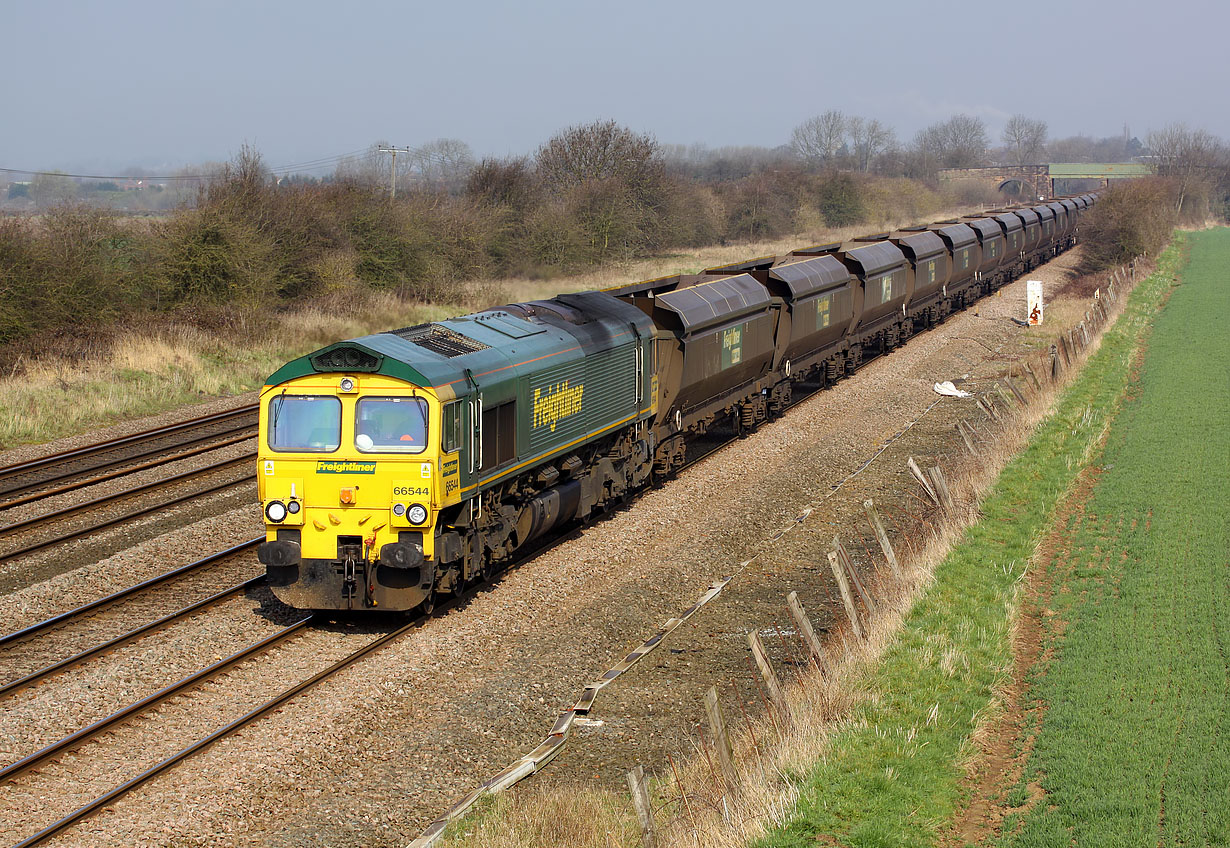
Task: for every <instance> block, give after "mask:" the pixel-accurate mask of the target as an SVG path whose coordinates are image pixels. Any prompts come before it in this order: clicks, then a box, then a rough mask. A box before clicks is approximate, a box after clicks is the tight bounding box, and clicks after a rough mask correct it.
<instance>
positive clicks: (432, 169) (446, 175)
mask: <svg viewBox="0 0 1230 848" xmlns="http://www.w3.org/2000/svg"><path fill="white" fill-rule="evenodd" d="M410 161H411V162H412V163H413V166H414V170H415V171H417V172H418V174H419V175H420V178H421V179H422V181H423V182H424V183H425V184H427V185H428V186H431V187H434V188H443V189H445V190H450V191H451V190H456V189H459V188H461V187H462V186H463V185H464V184H465V179H466V177H467V176H468V175H469V173H470V170H471V169H472V168H473V167H474V152H473V151H472V150H471V149H470V145H468V144H466V143H465V142H464V141H461V140H459V139H456V138H438V139H436V140H435V141H429V142H427V143H426V144H424V145H422V146H421V147H416V148H414V152H413V153H411V154H410Z"/></svg>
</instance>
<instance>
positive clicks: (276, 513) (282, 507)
mask: <svg viewBox="0 0 1230 848" xmlns="http://www.w3.org/2000/svg"><path fill="white" fill-rule="evenodd" d="M265 518H267V519H268V520H269V523H271V524H279V523H281V522H283V521H285V520H286V504H284V503H282V502H281V501H270V502H269V503H267V504H266V505H265Z"/></svg>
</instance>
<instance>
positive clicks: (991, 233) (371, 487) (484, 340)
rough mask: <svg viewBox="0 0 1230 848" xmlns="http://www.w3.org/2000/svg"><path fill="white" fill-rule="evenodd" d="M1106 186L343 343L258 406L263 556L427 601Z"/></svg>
mask: <svg viewBox="0 0 1230 848" xmlns="http://www.w3.org/2000/svg"><path fill="white" fill-rule="evenodd" d="M1095 200H1096V195H1092V194H1090V195H1081V196H1076V197H1067V198H1061V199H1058V200H1055V201H1052V202H1049V203H1039V204H1037V205H1028V206H1019V207H1014V208H1010V209H1003V210H996V211H991V212H986V213H983V214H980V215H971V216H966V217H965V218H962V219H959V220H948V221H942V222H938V223H934V224H930V225H927V226H922V227H911V228H906V229H902V230H899V231H895V232H891V233H881V234H878V235H873V236H867V237H864V238H859V239H854V240H852V241H848V242H844V243H839V244H828V245H819V246H815V247H810V248H804V249H801V250H796V251H793V252H792V253H790V254H787V255H785V256H772V257H763V258H760V259H753V260H750V261H747V262H741V263H736V264H733V265H728V266H723V267H720V268H712V269H709V270H706V271H705V272H703V273H701V274H696V275H677V276H671V277H664V278H661V279H657V280H650V281H647V282H643V283H637V284H633V285H628V286H621V287H615V288H611V289H606V290H602V291H591V292H580V293H573V294H564V295H559V296H557V297H555V298H552V299H550V300H542V301H534V302H531V303H521V304H510V305H507V306H504V307H500V308H498V309H492V310H486V311H484V312H480V313H476V314H474V315H468V316H463V317H460V318H453V319H449V320H445V321H439V322H434V323H430V324H423V325H419V326H415V327H407V328H404V329H400V330H394V331H391V332H388V333H378V334H374V335H370V336H366V337H363V338H359V339H352V340H349V341H345V342H339V343H337V344H334V345H330V346H329V347H327V348H324V349H322V350H319V351H316V352H315V353H312V354H309V355H307V356H305V357H302V358H300V359H297V360H294V361H292V362H290V363H288V364H287V365H286V366H284V367H283V368H282V369H280V370H279V371H278V372H277V373H275V374H274V375H273V376H271V377H270V378H269V381H268V384H267V385H266V387H265V388H264V390H263V392H262V402H261V403H262V412H261V434H260V450H259V460H258V462H259V474H258V479H259V481H260V493H261V500H262V505H263V508H264V512H265V523H266V531H267V535H266V541H265V543H264V544H262V545H261V546H260V550H259V556H260V559H261V561H262V562H263V563H264V564H265V565H266V569H267V572H268V576H269V581H270V585H271V586H272V588H273V591H274V593H275V594H276V595H277V596H278V597H279V598H280V599H282V600H283V601H285V602H286V603H288V604H291V605H292V606H296V607H302V608H310V609H354V608H368V609H371V608H378V609H384V610H407V609H413V608H416V607H428V608H429V607H430V606H431V605H432V604H433V603H434V601H435V599H436V598H437V597H438V596H439V595H440V594H442V593H449V592H453V591H456V590H457V589H458V588H460V587H461V586H463V585H465V584H467V583H470V582H473V581H477V580H482V579H486V578H488V577H489V576H490V575H491V574H492V572H493V571H495V570H497V569H498V568H500V567H501V566H502V565H503V564H504V563H506V562H508V561H509V559H510V558H511V557H512V556H513V554H514V553H515V552H516V551H517V550H518V549H520V548H523V547H524V546H525V545H527V544H528V543H530V542H531V541H533V540H535V539H537V538H539V537H540V536H542V535H543V534H545V533H546V532H548V531H549V530H551V529H552V528H555V527H557V526H560V525H562V524H564V523H566V522H569V521H572V520H574V519H585V518H587V517H589V516H591V515H593V514H594V513H595V512H597V511H601V510H603V509H605V508H607V507H609V506H610V505H612V504H614V503H618V502H620V501H622V500H624V499H625V498H627V497H628V496H629V495H630V494H632V493H634V492H635V491H637V490H639V489H642V488H644V487H646V486H648V485H651V484H652V483H653V482H654V481H655V480H658V479H662V478H665V477H668V476H669V475H671V474H673V473H674V472H675V471H677V470H678V469H679V468H680V467H681V466H682V465H683V464H684V462H685V461H686V458H687V453H688V447H689V444H691V443H692V442H693V441H694V440H695V439H696V438H698V437H700V436H701V435H702V434H704V433H705V432H706V431H709V430H710V429H712V428H715V427H730V428H732V429H733V430H735V431H736V432H739V433H745V432H749V431H751V430H752V429H754V428H756V427H757V426H758V425H759V424H760V423H762V422H763V421H765V420H768V419H770V418H772V417H774V416H776V415H777V414H780V413H781V412H782V411H783V410H784V409H785V408H786V406H787V405H788V404H789V403H790V400H791V394H792V390H793V387H794V386H795V385H796V384H800V383H807V384H809V386H816V385H820V386H822V385H826V384H828V383H830V382H832V381H834V380H836V379H839V378H840V377H842V376H844V375H846V374H849V373H851V372H852V371H853V370H854V369H855V368H857V367H858V365H859V364H860V363H861V362H863V361H865V360H867V359H869V358H871V357H873V356H876V355H879V354H881V353H884V352H887V351H889V350H891V349H893V348H894V347H896V346H897V345H899V344H900V343H902V342H903V341H904V340H905V339H906V338H908V337H909V336H911V335H913V334H914V333H916V332H919V331H920V330H923V329H926V328H928V327H931V326H933V325H935V324H936V323H938V322H940V321H942V320H944V318H945V317H946V316H948V315H949V314H951V313H953V312H955V311H957V310H960V309H963V308H965V307H966V306H968V305H969V304H970V303H972V302H974V301H975V300H976V299H978V298H979V297H982V296H984V295H986V294H988V293H990V292H992V291H994V290H995V289H997V288H999V287H1000V286H1002V285H1003V284H1005V283H1007V282H1009V281H1011V280H1013V279H1016V278H1017V277H1019V276H1020V275H1022V274H1024V273H1026V272H1027V271H1029V270H1030V269H1032V268H1034V267H1036V266H1037V265H1040V264H1042V263H1043V262H1046V261H1048V260H1049V259H1050V258H1051V257H1053V256H1055V255H1057V254H1058V253H1060V252H1062V251H1064V250H1066V249H1067V248H1069V247H1071V246H1072V245H1073V244H1075V243H1076V238H1077V227H1078V223H1079V221H1080V218H1081V216H1082V214H1083V213H1084V212H1085V210H1087V209H1088V208H1089V207H1090V206H1091V205H1092V204H1093V203H1094V202H1095Z"/></svg>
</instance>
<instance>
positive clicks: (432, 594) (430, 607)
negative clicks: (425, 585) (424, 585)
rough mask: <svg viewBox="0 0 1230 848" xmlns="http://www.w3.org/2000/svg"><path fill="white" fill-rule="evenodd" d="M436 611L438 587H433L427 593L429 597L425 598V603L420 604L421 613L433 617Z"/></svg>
mask: <svg viewBox="0 0 1230 848" xmlns="http://www.w3.org/2000/svg"><path fill="white" fill-rule="evenodd" d="M435 610H436V587H435V586H432V587H431V588H430V589H429V590H428V591H427V597H425V598H423V602H422V603H421V604H419V612H421V613H422V614H423V615H431V614H432V613H433V612H435Z"/></svg>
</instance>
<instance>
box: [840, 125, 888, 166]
mask: <svg viewBox="0 0 1230 848" xmlns="http://www.w3.org/2000/svg"><path fill="white" fill-rule="evenodd" d="M847 126H848V127H849V130H850V149H851V152H852V153H853V154H854V163H855V166H856V167H857V168H858V169H859V170H860V171H866V170H867V169H868V168H869V167H870V166H871V163H872V161H873V160H874V159H875V158H876V157H877V156H879V155H880V154H881V153H883V152H885V151H886V150H888V149H889V148H891V147H892V146H893V145H895V144H896V143H897V134H896V133H894V132H893V130H892V128H891V127H889V126H887V125H885V124H882V123H880V122H879V121H878V120H876V119H875V118H872V119H871V120H869V121H867V120H863V119H862V118H850V119H849V122H848V124H847Z"/></svg>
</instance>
